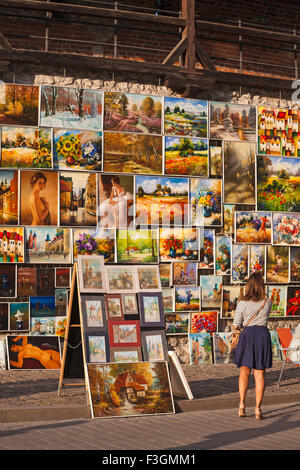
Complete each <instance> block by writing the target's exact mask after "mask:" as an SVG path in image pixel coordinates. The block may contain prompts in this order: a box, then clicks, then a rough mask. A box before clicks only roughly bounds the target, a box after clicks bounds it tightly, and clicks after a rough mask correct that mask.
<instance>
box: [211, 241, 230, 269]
mask: <svg viewBox="0 0 300 470" xmlns="http://www.w3.org/2000/svg"><path fill="white" fill-rule="evenodd" d="M230 270H231V238H230V237H216V259H215V274H217V275H224V274H225V275H226V274H230Z"/></svg>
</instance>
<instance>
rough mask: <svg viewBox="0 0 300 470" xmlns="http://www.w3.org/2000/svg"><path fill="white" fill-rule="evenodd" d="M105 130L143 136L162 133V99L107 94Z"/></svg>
mask: <svg viewBox="0 0 300 470" xmlns="http://www.w3.org/2000/svg"><path fill="white" fill-rule="evenodd" d="M103 129H104V130H106V131H122V132H133V133H141V134H161V133H162V98H161V97H160V96H151V95H137V94H133V93H121V92H105V93H104V120H103Z"/></svg>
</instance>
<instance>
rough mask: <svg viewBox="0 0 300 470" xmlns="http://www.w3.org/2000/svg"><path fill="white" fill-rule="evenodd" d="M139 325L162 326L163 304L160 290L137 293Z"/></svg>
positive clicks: (163, 319)
mask: <svg viewBox="0 0 300 470" xmlns="http://www.w3.org/2000/svg"><path fill="white" fill-rule="evenodd" d="M139 304H140V318H141V327H145V328H146V327H148V328H153V327H164V323H165V318H164V306H163V298H162V293H161V292H141V293H139Z"/></svg>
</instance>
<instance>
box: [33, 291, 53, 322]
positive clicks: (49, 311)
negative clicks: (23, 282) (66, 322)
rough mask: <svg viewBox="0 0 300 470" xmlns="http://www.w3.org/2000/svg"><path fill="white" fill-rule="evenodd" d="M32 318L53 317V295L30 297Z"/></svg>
mask: <svg viewBox="0 0 300 470" xmlns="http://www.w3.org/2000/svg"><path fill="white" fill-rule="evenodd" d="M30 313H31V317H32V318H37V317H42V318H44V317H54V316H55V295H36V296H32V297H30Z"/></svg>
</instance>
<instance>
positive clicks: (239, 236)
mask: <svg viewBox="0 0 300 470" xmlns="http://www.w3.org/2000/svg"><path fill="white" fill-rule="evenodd" d="M235 242H236V243H247V244H249V245H250V244H255V245H258V244H270V243H271V242H272V213H271V212H252V211H236V212H235Z"/></svg>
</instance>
